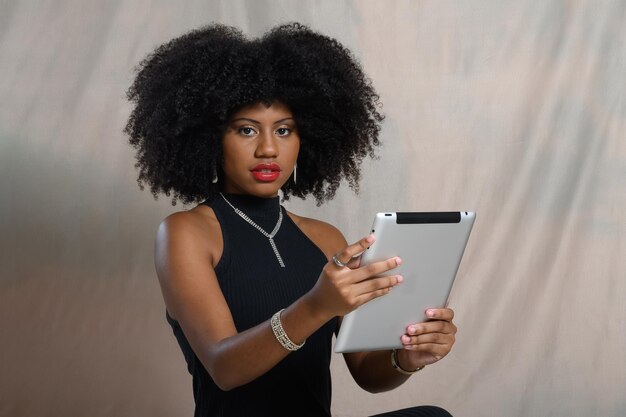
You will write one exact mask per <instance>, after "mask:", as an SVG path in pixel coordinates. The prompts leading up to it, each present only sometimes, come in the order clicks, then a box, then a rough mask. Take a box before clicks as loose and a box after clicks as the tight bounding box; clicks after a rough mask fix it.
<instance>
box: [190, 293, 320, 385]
mask: <svg viewBox="0 0 626 417" xmlns="http://www.w3.org/2000/svg"><path fill="white" fill-rule="evenodd" d="M329 319H330V317H328V318H326V317H323V316H320V315H319V314H314V312H313V311H312V310H311V306H310V303H309V302H308V300H307V298H306V296H305V297H302V298H300V299H299V300H297V301H296V302H295V303H293V304H292V305H291V306H289V307H287V308H286V309H285V310H284V311H283V312H282V314H281V322H282V326H283V329H284V331H285V333H286V334H287V336H288V337H289V339H291V341H292V342H294V343H295V344H298V345H299V344H301V343H302V342H304V341H305V340H306V339H307V338H308V337H309V336H310V335H311V334H313V333H314V332H315V331H316V330H318V329H319V328H320V327H321V326H322V325H324V323H326V322H327V321H328V320H329ZM194 350H196V349H194ZM289 354H290V351H289V350H287V349H286V348H285V347H283V346H282V345H281V344H280V343H279V342H278V340H277V339H276V336H275V335H274V332H273V331H272V327H271V324H270V320H269V319H268V320H266V321H264V322H263V323H261V324H259V325H257V326H255V327H253V328H250V329H248V330H246V331H244V332H241V333H238V334H236V335H233V336H231V337H227V338H225V339H223V340H221V341H219V342H218V343H216V344H215V345H214V346H213V347H212V348H211V349H210V351H205V354H204V355H198V356H199V357H200V358H201V360H202V362H203V364H204V365H205V368H206V369H207V371H208V372H209V374H210V375H211V377H212V378H213V380H214V382H215V383H216V384H217V385H218V386H219V387H220V388H221V389H223V390H230V389H233V388H236V387H238V386H241V385H244V384H246V383H248V382H251V381H253V380H255V379H256V378H258V377H260V376H261V375H263V374H264V373H266V372H267V371H269V370H270V369H272V368H273V367H274V366H276V364H278V363H279V362H280V361H281V360H283V359H284V358H285V357H286V356H287V355H289Z"/></svg>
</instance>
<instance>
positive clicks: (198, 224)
mask: <svg viewBox="0 0 626 417" xmlns="http://www.w3.org/2000/svg"><path fill="white" fill-rule="evenodd" d="M216 236H217V237H216ZM211 238H212V239H211ZM218 238H220V241H219V242H217V241H216V240H217V239H218ZM221 244H222V243H221V232H219V233H215V231H214V230H213V231H212V230H211V227H210V225H208V226H207V221H206V219H202V218H200V217H199V215H198V214H197V213H191V212H181V213H176V214H173V215H171V216H169V217H168V218H167V219H165V220H164V221H163V222H162V223H161V225H160V226H159V230H158V232H157V238H156V244H155V266H156V270H157V275H158V278H159V283H160V285H161V291H162V293H163V298H164V300H165V305H166V307H167V310H168V312H169V313H170V315H171V316H172V317H173V318H175V319H176V320H177V321H178V322H179V323H180V325H181V327H182V329H183V332H184V333H185V337H186V338H187V340H188V341H189V343H190V345H191V347H192V349H193V350H194V352H195V353H196V355H197V356H198V357H199V359H200V360H201V361H202V362H203V364H204V365H205V367H207V369H210V367H211V359H212V353H213V351H214V349H213V348H214V347H215V345H216V344H217V343H218V342H220V341H221V340H223V339H225V338H227V337H230V336H233V335H235V334H236V333H237V331H236V328H235V325H234V323H233V319H232V315H231V313H230V310H229V308H228V305H227V304H226V300H225V299H224V296H223V294H222V291H221V289H220V286H219V283H218V281H217V277H216V275H215V271H214V269H213V264H212V256H211V254H212V253H215V251H214V250H212V245H217V246H220V248H221Z"/></svg>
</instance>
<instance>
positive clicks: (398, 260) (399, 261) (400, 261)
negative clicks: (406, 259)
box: [396, 256, 402, 265]
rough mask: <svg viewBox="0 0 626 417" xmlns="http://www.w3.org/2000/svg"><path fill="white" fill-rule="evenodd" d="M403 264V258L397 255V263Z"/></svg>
mask: <svg viewBox="0 0 626 417" xmlns="http://www.w3.org/2000/svg"><path fill="white" fill-rule="evenodd" d="M400 264H402V259H400V257H398V256H396V265H400Z"/></svg>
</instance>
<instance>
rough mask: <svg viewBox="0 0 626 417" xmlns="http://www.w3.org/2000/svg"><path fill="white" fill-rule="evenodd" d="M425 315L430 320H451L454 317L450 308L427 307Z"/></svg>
mask: <svg viewBox="0 0 626 417" xmlns="http://www.w3.org/2000/svg"><path fill="white" fill-rule="evenodd" d="M426 317H428V318H429V319H430V320H445V321H452V319H454V310H452V309H451V308H429V309H428V310H426Z"/></svg>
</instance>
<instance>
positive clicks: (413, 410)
mask: <svg viewBox="0 0 626 417" xmlns="http://www.w3.org/2000/svg"><path fill="white" fill-rule="evenodd" d="M371 417H452V414H450V413H448V412H447V411H446V410H444V409H443V408H439V407H434V406H432V405H423V406H420V407H410V408H404V409H402V410H396V411H390V412H388V413H382V414H376V415H375V416H371Z"/></svg>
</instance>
